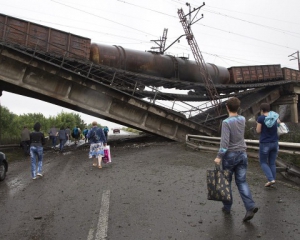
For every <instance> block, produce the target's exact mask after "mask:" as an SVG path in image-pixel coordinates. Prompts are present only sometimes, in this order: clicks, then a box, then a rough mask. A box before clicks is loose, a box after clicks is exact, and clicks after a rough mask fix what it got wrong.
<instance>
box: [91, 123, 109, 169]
mask: <svg viewBox="0 0 300 240" xmlns="http://www.w3.org/2000/svg"><path fill="white" fill-rule="evenodd" d="M87 138H88V139H89V143H90V144H91V145H90V151H89V158H94V159H95V160H94V161H93V166H94V167H96V166H98V168H102V165H101V164H102V157H103V156H104V150H103V146H106V143H107V142H106V138H105V136H104V133H103V130H102V128H99V127H98V126H97V122H96V121H94V122H92V128H91V129H90V130H89V132H88V134H87Z"/></svg>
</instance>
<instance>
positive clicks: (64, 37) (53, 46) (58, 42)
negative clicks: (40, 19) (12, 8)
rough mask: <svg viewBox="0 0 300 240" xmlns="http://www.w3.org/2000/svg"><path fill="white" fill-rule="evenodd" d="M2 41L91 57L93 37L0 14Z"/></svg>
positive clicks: (57, 53)
mask: <svg viewBox="0 0 300 240" xmlns="http://www.w3.org/2000/svg"><path fill="white" fill-rule="evenodd" d="M0 41H1V42H5V43H7V44H12V45H15V46H17V47H22V48H24V47H25V48H29V49H32V50H34V51H37V52H43V53H50V54H51V55H54V56H62V57H67V58H75V59H84V60H86V59H89V57H90V45H91V39H89V38H85V37H81V36H78V35H74V34H71V33H67V32H64V31H60V30H58V29H54V28H50V27H46V26H43V25H39V24H36V23H32V22H29V21H25V20H22V19H18V18H14V17H11V16H7V15H4V14H0Z"/></svg>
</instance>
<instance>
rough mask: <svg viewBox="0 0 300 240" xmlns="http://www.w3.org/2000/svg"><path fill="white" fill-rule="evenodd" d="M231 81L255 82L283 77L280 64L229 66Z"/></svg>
mask: <svg viewBox="0 0 300 240" xmlns="http://www.w3.org/2000/svg"><path fill="white" fill-rule="evenodd" d="M228 71H229V73H230V83H255V82H266V81H277V80H282V79H283V74H282V71H281V66H280V64H276V65H257V66H241V67H231V68H228Z"/></svg>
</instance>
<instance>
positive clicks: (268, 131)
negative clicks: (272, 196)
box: [256, 103, 280, 187]
mask: <svg viewBox="0 0 300 240" xmlns="http://www.w3.org/2000/svg"><path fill="white" fill-rule="evenodd" d="M260 114H261V115H260V116H259V117H258V118H257V125H256V132H257V133H260V139H259V162H260V166H261V168H262V170H263V172H264V173H265V175H266V178H267V179H268V182H267V183H266V184H265V187H270V186H272V185H273V184H275V179H276V164H275V161H276V157H277V154H278V135H277V123H280V121H279V119H278V117H279V115H278V114H277V113H276V112H273V111H270V104H268V103H262V104H261V105H260Z"/></svg>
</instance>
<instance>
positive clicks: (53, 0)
mask: <svg viewBox="0 0 300 240" xmlns="http://www.w3.org/2000/svg"><path fill="white" fill-rule="evenodd" d="M50 1H52V2H55V3H57V4H60V5H63V6H66V7H69V8H72V9H75V10H77V11H80V12H83V13H86V14H89V15H92V16H94V17H97V18H102V19H104V20H106V21H109V22H112V23H115V24H118V25H121V26H123V27H127V28H130V29H132V30H135V31H138V32H142V33H146V34H148V35H151V36H155V35H153V34H151V33H147V32H144V31H141V30H139V29H136V28H133V27H130V26H127V25H125V24H122V23H119V22H116V21H113V20H110V19H108V18H105V17H100V16H98V15H96V14H93V13H90V12H87V11H84V10H82V9H78V8H75V7H72V6H69V5H67V4H64V3H60V2H57V1H55V0H50Z"/></svg>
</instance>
